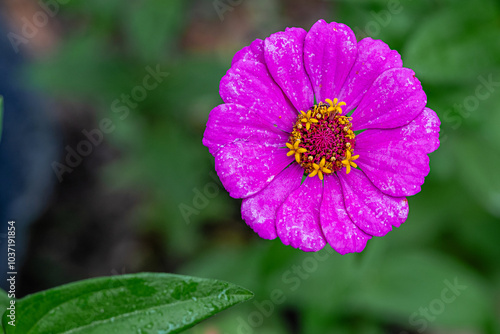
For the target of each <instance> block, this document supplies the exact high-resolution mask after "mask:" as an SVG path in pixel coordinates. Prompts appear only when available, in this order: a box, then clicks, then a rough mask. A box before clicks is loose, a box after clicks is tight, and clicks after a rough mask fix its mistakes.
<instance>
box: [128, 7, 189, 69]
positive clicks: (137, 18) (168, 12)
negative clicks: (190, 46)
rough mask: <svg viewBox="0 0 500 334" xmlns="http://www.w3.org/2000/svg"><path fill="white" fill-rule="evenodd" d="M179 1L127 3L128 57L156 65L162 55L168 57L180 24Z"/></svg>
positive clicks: (182, 9)
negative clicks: (133, 55)
mask: <svg viewBox="0 0 500 334" xmlns="http://www.w3.org/2000/svg"><path fill="white" fill-rule="evenodd" d="M185 4H186V2H185V1H181V0H170V1H164V0H150V1H137V2H133V3H131V5H130V6H129V8H128V13H127V14H126V16H125V18H124V23H125V31H126V36H127V38H128V39H129V44H130V48H131V50H130V51H131V53H136V54H138V55H139V56H140V57H141V58H142V59H144V60H145V61H148V62H149V61H157V60H158V59H160V57H161V56H162V54H161V52H162V51H167V52H169V53H172V50H173V48H174V46H175V44H174V42H175V40H176V38H177V36H179V35H180V29H181V23H184V22H185V21H184V16H185V15H184V7H185Z"/></svg>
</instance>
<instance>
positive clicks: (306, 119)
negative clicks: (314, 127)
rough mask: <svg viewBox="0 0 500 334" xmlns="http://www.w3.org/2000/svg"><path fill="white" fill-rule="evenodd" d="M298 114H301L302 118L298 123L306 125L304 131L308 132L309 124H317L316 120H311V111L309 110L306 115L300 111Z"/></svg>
mask: <svg viewBox="0 0 500 334" xmlns="http://www.w3.org/2000/svg"><path fill="white" fill-rule="evenodd" d="M300 113H301V114H302V116H303V117H302V118H301V119H300V121H301V122H302V123H306V130H309V129H310V128H311V124H312V123H318V120H317V119H316V118H313V117H314V116H313V115H311V110H309V111H308V112H307V114H306V113H305V112H303V111H302V110H301V111H300Z"/></svg>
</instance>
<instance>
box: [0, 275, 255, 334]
mask: <svg viewBox="0 0 500 334" xmlns="http://www.w3.org/2000/svg"><path fill="white" fill-rule="evenodd" d="M252 296H253V294H252V293H251V292H250V291H248V290H246V289H243V288H241V287H239V286H236V285H234V284H232V283H227V282H222V281H218V280H212V279H203V278H196V277H190V276H180V275H172V274H154V273H141V274H132V275H122V276H112V277H100V278H94V279H89V280H84V281H79V282H76V283H71V284H67V285H63V286H60V287H56V288H53V289H50V290H46V291H42V292H39V293H35V294H33V295H29V296H26V297H24V298H22V299H20V300H18V301H17V303H16V311H17V312H16V318H17V319H22V321H20V320H19V321H17V323H16V327H12V326H9V325H8V324H7V322H8V321H9V319H8V318H7V317H6V314H4V316H3V319H2V322H3V326H4V328H6V333H7V334H11V333H23V334H35V333H36V334H49V333H50V334H70V333H71V334H83V333H85V334H101V333H102V334H104V333H121V334H126V333H165V334H170V333H179V332H181V331H183V330H185V329H187V328H189V327H192V326H194V325H195V324H197V323H198V322H200V321H202V320H204V319H206V318H208V317H210V316H212V315H214V314H216V313H217V312H220V311H222V310H224V309H227V308H229V307H231V306H233V305H235V304H238V303H240V302H243V301H245V300H248V299H250V298H252ZM214 305H216V307H214Z"/></svg>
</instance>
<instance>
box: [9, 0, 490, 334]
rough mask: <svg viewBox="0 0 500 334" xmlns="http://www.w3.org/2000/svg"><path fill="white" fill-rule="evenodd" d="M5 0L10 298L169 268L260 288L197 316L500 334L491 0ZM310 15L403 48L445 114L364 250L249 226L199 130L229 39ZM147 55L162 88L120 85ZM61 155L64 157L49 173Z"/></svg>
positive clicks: (232, 323) (133, 80)
mask: <svg viewBox="0 0 500 334" xmlns="http://www.w3.org/2000/svg"><path fill="white" fill-rule="evenodd" d="M54 3H56V4H57V6H55V5H54ZM43 4H45V7H44V6H43ZM50 4H52V5H50ZM47 6H48V7H47ZM0 8H1V13H0V19H1V25H2V28H1V29H2V31H1V33H0V39H1V44H0V47H1V48H0V60H1V63H0V75H1V77H0V94H1V95H3V96H4V98H5V120H4V127H5V129H4V137H3V141H2V144H1V145H0V182H1V183H0V218H1V219H2V221H1V223H2V224H4V225H5V224H6V222H7V220H12V219H14V220H16V224H17V228H18V229H17V230H18V235H17V238H18V239H17V240H18V262H19V265H21V268H20V270H19V276H18V293H19V294H18V296H19V297H20V296H22V295H25V294H28V293H33V292H36V291H40V290H43V289H47V288H51V287H54V286H57V285H60V284H64V283H68V282H72V281H75V280H80V279H84V278H89V277H95V276H103V275H118V274H123V273H132V272H139V271H161V272H173V273H179V274H189V275H196V276H203V277H213V278H219V279H223V280H227V281H231V282H234V283H237V284H240V285H242V286H244V287H246V288H248V289H250V290H252V291H254V292H255V299H254V301H251V302H247V303H245V304H243V305H240V306H238V307H235V308H233V309H231V310H229V311H226V312H224V313H222V314H220V315H219V316H217V317H215V318H213V319H210V320H209V321H206V322H204V323H202V324H200V325H198V326H197V327H195V328H194V329H192V330H191V331H190V333H204V334H217V333H251V332H252V331H253V332H255V333H264V334H265V333H278V334H279V333H321V334H323V333H398V334H399V333H419V332H421V331H424V330H425V331H426V332H427V333H500V323H499V321H498V319H499V318H500V266H499V263H500V219H499V218H500V173H499V166H500V4H499V3H498V2H497V1H493V0H476V1H466V0H464V1H452V0H439V1H438V0H434V1H431V0H426V1H410V0H406V1H403V0H402V1H401V2H399V1H393V0H391V1H375V0H366V1H361V0H356V1H354V0H350V1H298V0H294V1H284V0H282V1H279V0H257V1H250V0H240V1H238V0H232V1H229V0H217V1H181V0H168V1H167V0H149V1H145V0H144V1H139V0H137V1H123V0H120V1H118V0H107V1H102V0H87V1H76V0H75V1H69V0H66V1H61V3H58V2H55V0H53V1H49V0H46V1H42V2H37V1H16V2H14V1H3V2H1V5H0ZM44 8H45V9H44ZM48 12H50V13H51V14H53V15H48V14H47V13H48ZM40 13H42V14H40ZM44 13H45V14H44ZM43 15H45V17H46V18H47V20H46V21H43V20H42V19H43ZM320 18H323V19H325V20H327V21H337V22H343V23H346V24H348V25H349V26H350V27H351V28H352V29H353V30H354V31H355V33H356V35H357V37H358V39H361V38H363V37H366V36H371V37H373V38H376V39H382V40H384V41H385V42H386V43H388V44H389V46H390V47H391V48H393V49H396V50H398V51H399V52H400V53H401V55H402V58H403V62H404V66H405V67H410V68H412V69H413V70H415V72H416V73H417V76H418V77H419V79H420V80H421V82H422V84H423V87H424V90H425V92H426V93H427V96H428V106H429V107H430V108H431V109H433V110H435V111H436V112H437V114H438V115H439V116H440V118H441V122H442V127H441V147H440V148H439V150H438V151H436V152H435V153H433V154H431V173H430V175H429V176H428V177H427V179H426V183H425V184H424V186H423V187H422V192H421V193H419V194H418V195H416V196H413V197H411V198H409V203H410V215H409V219H408V220H407V222H406V223H405V224H404V225H403V226H402V227H401V228H399V229H396V230H394V231H393V232H391V233H389V234H388V235H387V236H385V237H384V238H373V239H372V240H371V241H369V243H368V246H367V248H366V249H365V251H364V252H363V253H361V254H350V255H346V256H340V255H338V254H333V253H330V252H328V251H327V249H326V248H329V246H327V247H326V248H325V249H324V250H323V251H321V252H320V253H318V254H316V255H314V254H310V253H303V252H301V251H299V250H296V249H293V248H291V247H288V246H283V245H282V244H281V242H280V241H279V240H274V241H267V240H263V239H260V238H259V237H258V236H257V235H256V234H254V233H253V232H252V231H251V230H250V229H249V228H248V227H247V226H246V225H245V223H244V222H243V221H242V220H241V216H240V213H239V206H240V201H239V200H234V199H231V198H230V197H229V196H228V195H227V193H226V191H225V190H224V189H223V188H222V187H221V186H220V184H219V183H218V179H217V177H216V176H215V172H214V168H213V159H212V157H211V156H210V154H209V153H208V150H207V149H206V148H205V147H203V146H202V144H201V140H202V136H203V131H204V128H205V123H206V121H207V118H208V114H209V112H210V110H211V109H212V108H214V107H215V106H216V105H218V104H220V103H222V101H221V99H220V97H219V96H218V86H219V81H220V78H221V77H222V76H223V75H224V74H225V72H226V71H227V69H228V68H229V66H230V61H231V58H232V56H233V55H234V53H235V52H236V51H237V50H239V49H240V48H241V47H243V46H245V45H247V44H249V43H250V42H251V41H252V40H253V39H255V38H265V37H267V36H269V35H270V34H271V33H273V32H276V31H279V30H283V29H284V28H285V27H287V26H298V27H303V28H304V29H306V30H308V29H309V28H310V27H311V26H312V24H314V22H316V21H317V20H318V19H320ZM37 19H38V20H39V21H36V20H37ZM27 22H28V23H27ZM30 24H31V25H32V27H34V28H35V29H34V30H33V29H32V30H29V28H27V26H29V25H30ZM23 29H24V31H23ZM26 29H28V30H26ZM13 41H14V42H13ZM16 49H19V50H18V51H19V52H16ZM157 67H158V68H159V69H160V70H161V71H162V72H168V76H166V77H164V78H163V80H162V82H160V83H159V84H158V86H157V87H156V88H155V89H152V90H145V92H146V96H145V97H144V98H143V99H142V98H141V99H142V100H141V101H137V100H135V101H132V102H130V103H129V105H128V106H127V104H126V103H125V102H120V100H121V99H122V98H124V96H123V94H125V95H133V94H134V92H135V94H137V93H138V92H141V91H144V90H141V88H140V87H141V86H143V79H144V77H145V76H146V75H147V74H148V68H150V69H156V68H157ZM488 81H489V82H493V84H489V85H488V84H485V82H488ZM138 87H139V88H138ZM136 96H137V95H136ZM125 98H126V97H125ZM116 101H118V102H116ZM106 119H108V120H109V121H106ZM103 120H104V122H105V123H106V122H108V123H109V122H111V123H109V124H111V125H110V127H111V128H110V131H108V133H104V134H103V136H102V142H100V138H99V136H96V137H94V140H96V143H97V144H92V146H91V147H90V150H91V153H89V154H88V155H87V156H85V157H82V159H81V161H80V162H78V159H77V158H74V157H73V158H72V159H74V160H72V161H73V162H74V163H75V165H76V166H75V167H68V166H69V165H68V162H67V161H66V158H67V155H68V152H69V151H71V150H78V147H80V148H82V147H81V145H83V144H82V142H83V141H85V140H87V137H86V136H85V134H84V132H85V131H89V132H92V133H96V130H95V129H99V126H100V124H101V123H102V122H103ZM109 124H108V125H109ZM111 129H112V130H111ZM79 145H80V146H79ZM75 159H76V160H75ZM75 161H76V162H75ZM59 164H60V165H59ZM62 165H65V166H67V168H71V170H72V171H71V172H69V169H66V172H65V173H63V174H61V171H62V169H60V168H63V167H61V166H62ZM54 166H56V167H57V168H59V174H60V175H59V176H60V177H61V180H60V179H58V176H57V173H56V172H55V171H54V168H55V167H54ZM4 228H5V226H4ZM2 260H3V259H2ZM450 285H451V286H453V285H455V286H458V288H457V287H455V290H453V289H450ZM278 296H279V298H278Z"/></svg>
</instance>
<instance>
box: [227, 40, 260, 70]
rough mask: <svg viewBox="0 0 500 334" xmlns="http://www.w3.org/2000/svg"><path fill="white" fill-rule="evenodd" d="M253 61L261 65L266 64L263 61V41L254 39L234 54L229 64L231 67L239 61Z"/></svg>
mask: <svg viewBox="0 0 500 334" xmlns="http://www.w3.org/2000/svg"><path fill="white" fill-rule="evenodd" d="M241 59H246V60H253V61H256V62H259V63H262V64H265V63H266V60H265V59H264V41H263V40H261V39H256V40H255V41H253V42H252V43H251V44H250V45H248V46H245V47H244V48H243V49H241V50H240V51H238V52H236V54H235V55H234V57H233V60H232V62H231V66H233V65H234V64H236V63H237V62H238V61H239V60H241Z"/></svg>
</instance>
